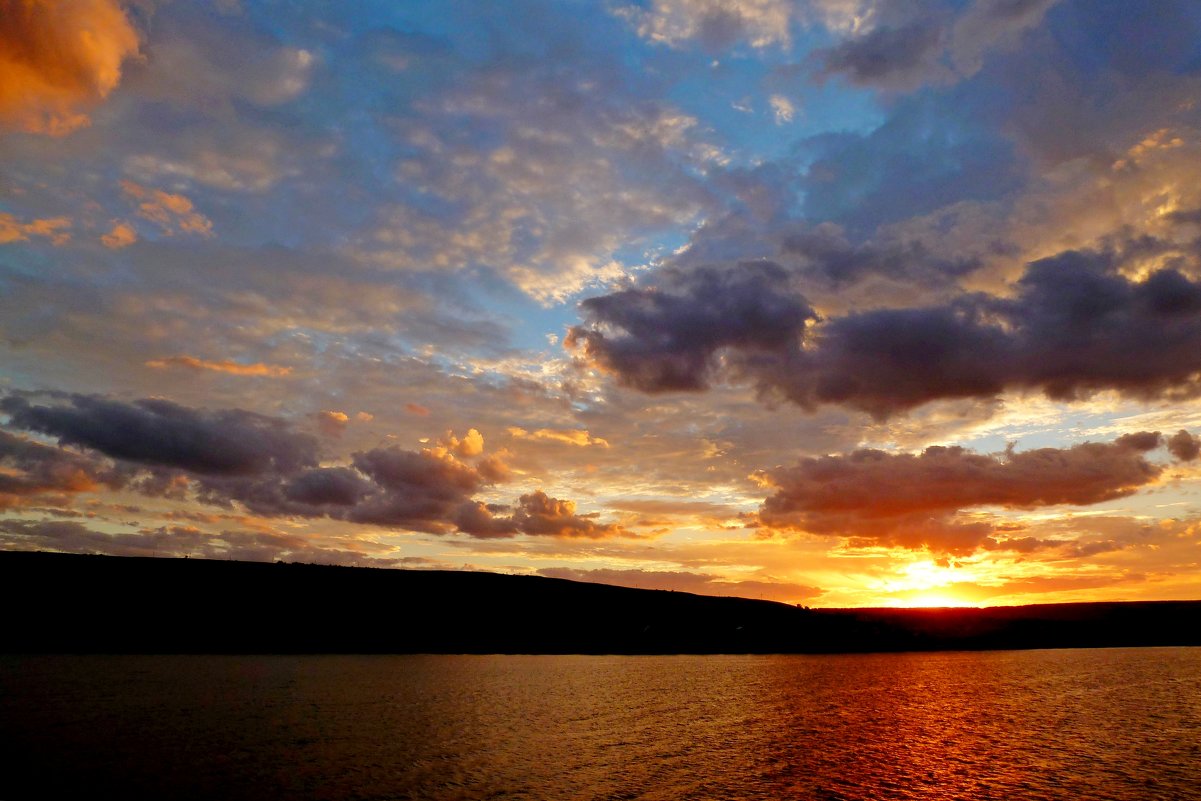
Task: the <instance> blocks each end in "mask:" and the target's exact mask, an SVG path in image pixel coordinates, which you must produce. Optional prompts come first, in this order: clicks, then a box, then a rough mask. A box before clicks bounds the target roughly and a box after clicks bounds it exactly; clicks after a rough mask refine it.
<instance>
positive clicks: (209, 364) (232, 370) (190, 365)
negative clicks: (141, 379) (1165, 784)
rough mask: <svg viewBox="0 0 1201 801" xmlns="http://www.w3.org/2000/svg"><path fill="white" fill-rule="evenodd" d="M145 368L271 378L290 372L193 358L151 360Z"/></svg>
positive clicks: (260, 364) (260, 366)
mask: <svg viewBox="0 0 1201 801" xmlns="http://www.w3.org/2000/svg"><path fill="white" fill-rule="evenodd" d="M146 366H147V367H150V368H152V369H155V370H167V369H170V368H173V367H182V368H185V369H188V370H210V371H212V372H216V373H228V374H229V375H242V376H267V377H271V378H279V377H281V376H285V375H288V374H290V373H291V372H292V368H291V367H281V366H280V365H276V364H264V363H262V362H255V363H253V364H243V363H241V362H235V361H230V360H229V359H221V360H218V361H213V360H209V359H198V358H196V357H195V356H169V357H167V358H166V359H151V360H150V361H148V362H146Z"/></svg>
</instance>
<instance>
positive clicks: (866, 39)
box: [814, 19, 946, 89]
mask: <svg viewBox="0 0 1201 801" xmlns="http://www.w3.org/2000/svg"><path fill="white" fill-rule="evenodd" d="M944 37H945V31H944V28H943V27H942V25H941V24H939V22H938V21H937V20H933V19H922V20H917V21H913V22H909V23H907V24H904V25H902V26H900V27H896V28H889V27H881V28H876V29H875V30H873V31H871V32H870V33H867V34H865V35H863V36H859V37H855V38H852V39H848V40H846V41H844V42H841V43H840V44H838V45H835V46H834V47H831V48H829V49H827V50H824V51H819V52H817V53H815V54H814V59H815V61H817V62H818V63H819V64H820V70H819V71H820V73H821V74H823V75H833V74H838V73H841V74H843V75H846V76H847V78H848V79H849V80H850V81H851V83H854V84H858V85H869V86H882V87H886V88H890V89H912V88H915V87H917V86H919V85H921V84H923V83H926V82H928V81H941V80H946V77H945V76H946V69H945V67H943V66H942V65H941V63H940V61H939V57H940V56H941V54H942V51H943V48H944V46H945V44H944V43H945V38H944Z"/></svg>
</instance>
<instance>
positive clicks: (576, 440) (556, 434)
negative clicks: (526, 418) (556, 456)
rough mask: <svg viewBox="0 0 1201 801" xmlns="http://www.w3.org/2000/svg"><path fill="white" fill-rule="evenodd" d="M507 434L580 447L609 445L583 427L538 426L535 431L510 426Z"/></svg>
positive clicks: (603, 446)
mask: <svg viewBox="0 0 1201 801" xmlns="http://www.w3.org/2000/svg"><path fill="white" fill-rule="evenodd" d="M508 430H509V434H510V435H511V436H512V437H513V438H514V439H540V440H547V441H549V442H562V443H563V444H565V445H575V446H577V447H580V448H587V447H589V446H595V447H598V448H607V447H609V442H608V441H607V440H604V439H601V438H600V437H594V436H592V435H591V434H589V433H588V430H587V429H584V428H539V429H538V430H537V431H527V430H525V429H524V428H518V427H517V426H511V427H510V428H509V429H508Z"/></svg>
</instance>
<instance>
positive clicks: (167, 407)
mask: <svg viewBox="0 0 1201 801" xmlns="http://www.w3.org/2000/svg"><path fill="white" fill-rule="evenodd" d="M55 400H56V401H57V402H53V403H50V404H46V405H38V404H33V403H30V402H29V400H28V399H27V398H26V397H24V396H21V395H9V396H8V397H6V398H4V399H3V400H0V411H3V412H4V413H6V414H7V415H8V416H9V425H11V426H14V427H17V428H23V429H26V430H29V431H36V432H38V433H40V434H45V435H47V436H51V437H56V438H57V439H58V441H59V443H60V444H64V445H74V446H77V447H83V448H90V449H92V450H96V451H99V452H100V453H103V454H104V455H105V456H109V457H112V458H115V459H122V460H126V461H129V462H135V463H138V464H144V465H155V466H161V467H166V468H178V469H182V470H187V471H189V472H192V473H197V474H200V475H211V476H249V475H258V474H263V473H268V472H272V471H274V472H291V471H294V470H297V469H299V468H302V467H306V466H309V465H315V464H316V460H317V443H316V440H314V439H313V438H312V437H310V436H308V435H306V434H300V433H297V432H294V431H292V430H291V429H290V428H289V427H288V426H287V425H286V424H284V423H283V422H281V421H279V420H276V419H273V418H270V417H264V416H263V415H259V414H255V413H253V412H247V411H242V410H240V409H226V410H221V411H212V412H209V411H199V410H196V409H191V408H188V407H186V406H180V405H179V404H176V403H172V402H171V401H167V400H158V399H146V400H139V401H135V402H133V403H122V402H120V401H112V400H106V399H104V398H100V397H96V396H93V395H61V396H57V397H56V398H55Z"/></svg>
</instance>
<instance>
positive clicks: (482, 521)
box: [455, 490, 629, 539]
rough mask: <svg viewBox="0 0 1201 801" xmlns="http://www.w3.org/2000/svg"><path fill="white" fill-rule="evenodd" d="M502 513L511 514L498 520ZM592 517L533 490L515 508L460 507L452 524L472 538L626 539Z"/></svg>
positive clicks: (621, 531) (623, 533)
mask: <svg viewBox="0 0 1201 801" xmlns="http://www.w3.org/2000/svg"><path fill="white" fill-rule="evenodd" d="M503 512H511V514H509V515H508V516H502V515H501V513H503ZM596 517H597V516H596V515H593V514H588V515H581V514H578V513H577V512H576V505H575V502H573V501H567V500H560V499H559V498H552V497H550V496H549V495H547V494H546V493H545V492H543V491H542V490H535V491H534V492H531V493H529V494H526V495H522V496H521V497H520V498H519V499H518V501H517V504H516V506H515V507H507V506H497V505H485V504H482V503H478V502H471V503H467V504H463V505H462V506H461V507H460V508H459V509H458V511H457V513H456V516H455V524H456V525H457V526H458V527H459V529H460V530H461V531H464V532H466V533H467V534H471V535H472V536H475V537H512V536H516V535H517V534H527V535H529V536H531V537H557V538H560V539H577V538H578V539H602V538H606V537H620V536H629V532H627V531H625V530H624V529H623V528H622V527H621V526H618V525H616V524H613V523H598V522H597V521H596V519H595V518H596Z"/></svg>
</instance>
